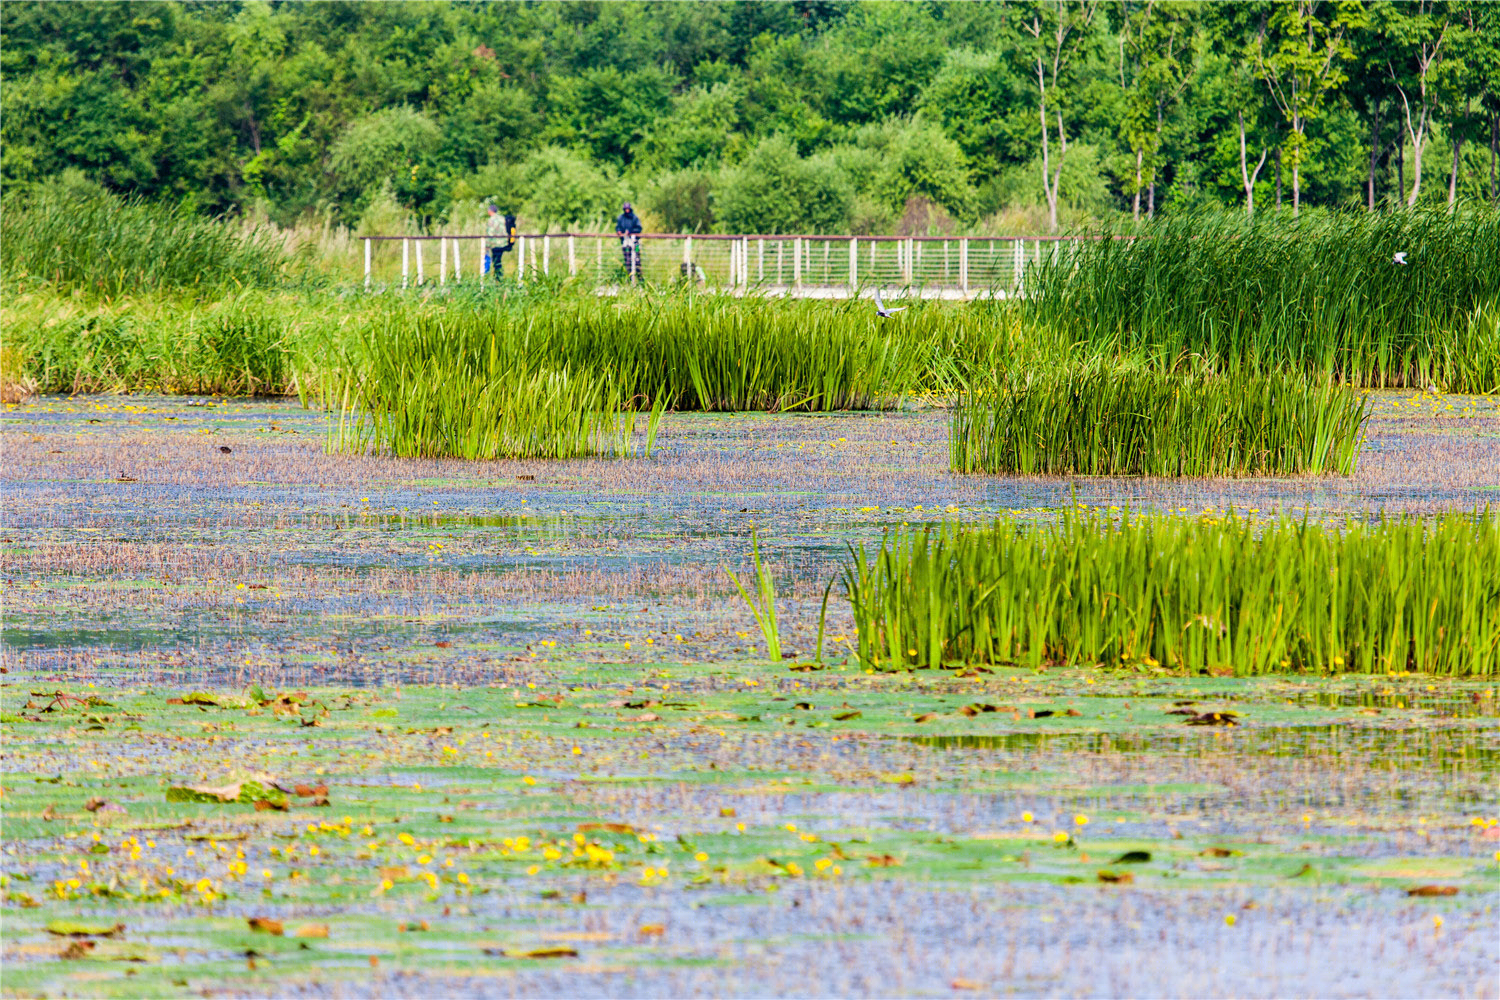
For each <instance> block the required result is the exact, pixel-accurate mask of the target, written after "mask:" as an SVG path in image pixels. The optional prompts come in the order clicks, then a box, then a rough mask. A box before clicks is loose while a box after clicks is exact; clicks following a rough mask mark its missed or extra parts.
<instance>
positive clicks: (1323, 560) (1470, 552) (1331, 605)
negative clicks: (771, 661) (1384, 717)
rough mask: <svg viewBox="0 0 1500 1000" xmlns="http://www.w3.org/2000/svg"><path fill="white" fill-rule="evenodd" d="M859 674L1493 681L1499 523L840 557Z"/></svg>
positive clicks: (1115, 529) (908, 547)
mask: <svg viewBox="0 0 1500 1000" xmlns="http://www.w3.org/2000/svg"><path fill="white" fill-rule="evenodd" d="M850 555H851V559H850V561H849V562H848V563H847V564H846V567H845V571H844V582H845V586H846V587H847V590H848V594H849V598H850V601H851V603H852V604H853V608H854V617H855V627H856V632H857V635H858V640H859V655H860V659H861V660H862V661H863V662H864V663H865V664H867V665H869V666H871V667H879V668H882V669H899V668H903V667H938V666H944V665H949V664H956V663H1011V662H1020V663H1025V664H1028V665H1030V666H1032V667H1041V666H1043V665H1044V664H1096V663H1102V664H1106V665H1111V666H1115V665H1137V666H1141V665H1144V666H1145V667H1148V668H1158V669H1162V670H1170V671H1174V672H1179V673H1189V672H1197V671H1208V672H1210V673H1215V674H1234V675H1237V676H1238V675H1253V674H1267V673H1287V672H1302V671H1314V672H1330V673H1344V672H1352V673H1366V674H1376V673H1389V672H1400V671H1412V672H1417V673H1424V674H1450V675H1483V676H1494V675H1495V674H1496V673H1500V576H1497V575H1496V573H1495V566H1496V565H1500V519H1497V518H1496V517H1495V516H1493V515H1492V514H1491V513H1490V512H1489V510H1488V509H1486V510H1485V511H1484V512H1482V513H1479V514H1476V515H1474V516H1464V515H1460V514H1450V515H1447V516H1444V517H1441V518H1437V519H1434V520H1430V521H1423V520H1417V519H1405V518H1403V519H1400V520H1386V519H1382V520H1379V521H1376V522H1373V523H1364V522H1350V523H1347V524H1344V525H1342V526H1341V527H1325V526H1322V525H1319V524H1314V523H1309V522H1307V521H1296V520H1292V519H1285V518H1283V519H1281V520H1279V521H1275V522H1272V523H1269V524H1263V523H1254V522H1252V521H1250V520H1247V519H1243V518H1240V517H1237V516H1235V515H1233V514H1232V513H1231V514H1230V516H1228V517H1226V518H1223V519H1218V518H1202V519H1196V520H1189V519H1184V518H1172V517H1166V516H1148V517H1131V516H1130V515H1129V514H1126V515H1124V516H1120V517H1114V516H1109V515H1105V514H1100V513H1092V514H1090V513H1080V512H1076V511H1069V512H1068V513H1066V514H1065V515H1064V516H1063V517H1062V518H1061V520H1059V521H1057V522H1054V523H1047V524H1041V525H1034V526H1026V527H1023V526H1021V525H1020V524H1018V523H1017V522H1015V521H1013V520H1008V519H1001V520H998V521H996V522H995V523H994V524H993V526H990V527H985V528H971V527H963V526H960V525H957V524H952V523H948V524H944V525H942V526H941V527H938V528H936V529H927V530H922V531H913V530H902V531H897V532H894V533H891V534H888V535H887V536H886V537H885V538H884V539H883V540H882V542H881V544H880V546H879V548H878V549H877V550H875V551H874V552H873V553H869V552H867V551H866V550H865V549H864V548H863V547H861V548H858V549H855V548H853V547H851V549H850Z"/></svg>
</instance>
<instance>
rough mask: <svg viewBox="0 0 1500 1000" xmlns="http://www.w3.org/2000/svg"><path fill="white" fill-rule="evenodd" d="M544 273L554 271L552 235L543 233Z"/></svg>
mask: <svg viewBox="0 0 1500 1000" xmlns="http://www.w3.org/2000/svg"><path fill="white" fill-rule="evenodd" d="M542 273H543V274H551V273H552V237H551V236H548V235H547V234H546V233H543V234H542Z"/></svg>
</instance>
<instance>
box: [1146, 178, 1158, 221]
mask: <svg viewBox="0 0 1500 1000" xmlns="http://www.w3.org/2000/svg"><path fill="white" fill-rule="evenodd" d="M1146 218H1148V219H1154V218H1156V181H1155V180H1154V179H1153V180H1152V181H1151V183H1150V184H1148V185H1146Z"/></svg>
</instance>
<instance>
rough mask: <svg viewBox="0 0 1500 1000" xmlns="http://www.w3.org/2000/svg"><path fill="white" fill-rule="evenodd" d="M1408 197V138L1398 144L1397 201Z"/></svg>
mask: <svg viewBox="0 0 1500 1000" xmlns="http://www.w3.org/2000/svg"><path fill="white" fill-rule="evenodd" d="M1405 196H1406V136H1404V135H1403V136H1402V137H1401V141H1400V142H1398V143H1396V201H1397V203H1398V204H1399V203H1400V200H1401V199H1402V198H1404V197H1405Z"/></svg>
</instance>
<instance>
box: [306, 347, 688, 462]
mask: <svg viewBox="0 0 1500 1000" xmlns="http://www.w3.org/2000/svg"><path fill="white" fill-rule="evenodd" d="M469 332H472V331H469ZM363 347H364V350H363V352H362V353H361V354H360V356H358V357H357V358H356V359H355V360H354V362H353V363H351V364H350V365H349V366H348V368H347V370H346V373H345V375H344V377H343V381H342V384H341V385H340V386H339V388H338V393H339V409H340V419H339V421H338V423H337V424H336V425H335V426H334V427H332V428H331V430H330V435H329V442H328V446H329V449H330V450H332V451H340V452H352V453H364V452H365V451H367V450H371V449H373V450H374V451H375V452H377V453H379V454H390V455H395V456H398V457H401V458H433V457H444V456H446V457H458V458H466V459H495V458H581V457H585V456H591V455H606V456H614V457H628V456H632V455H635V454H637V452H638V451H641V452H644V453H645V454H647V455H649V454H650V453H651V451H652V448H653V447H654V444H655V439H656V431H657V427H658V425H659V422H660V419H661V413H662V409H663V407H662V405H661V404H660V403H659V402H658V404H657V405H656V406H654V407H652V408H651V413H650V417H649V423H648V427H647V433H646V441H645V443H644V445H643V446H642V447H640V448H639V449H638V448H637V445H636V443H635V417H634V412H633V410H634V408H635V407H636V406H637V405H638V403H639V402H640V401H639V400H638V399H637V398H632V397H630V396H628V395H626V394H625V393H624V392H623V390H622V389H621V388H620V384H619V382H618V381H617V380H616V379H613V378H611V377H610V376H609V375H608V374H601V373H595V372H590V371H582V370H579V369H577V368H573V367H570V366H569V365H568V364H567V363H566V361H562V360H560V359H556V358H548V357H546V356H544V355H541V354H528V353H527V352H526V351H525V350H524V347H525V343H524V341H522V342H519V343H518V342H516V341H513V340H506V339H502V338H500V337H497V336H494V335H491V336H489V337H487V338H486V339H484V340H482V341H479V340H475V339H474V338H472V337H465V336H464V332H463V331H450V330H449V329H447V328H446V327H445V325H444V324H443V323H442V322H433V323H418V324H416V325H414V326H411V327H407V328H403V329H400V330H397V331H393V332H391V333H390V334H389V335H387V336H376V337H370V338H368V339H366V340H365V341H364V344H363ZM627 411H631V412H627Z"/></svg>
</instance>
